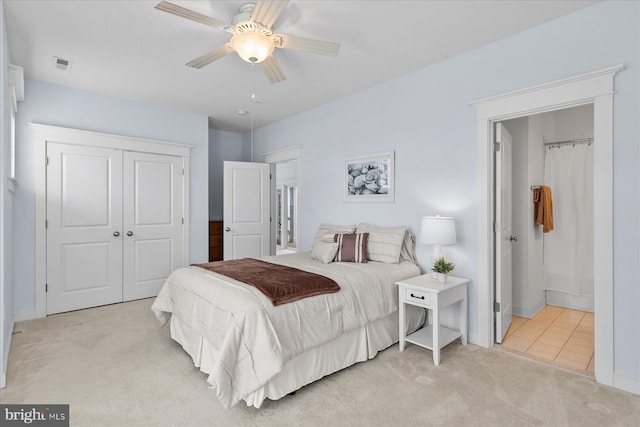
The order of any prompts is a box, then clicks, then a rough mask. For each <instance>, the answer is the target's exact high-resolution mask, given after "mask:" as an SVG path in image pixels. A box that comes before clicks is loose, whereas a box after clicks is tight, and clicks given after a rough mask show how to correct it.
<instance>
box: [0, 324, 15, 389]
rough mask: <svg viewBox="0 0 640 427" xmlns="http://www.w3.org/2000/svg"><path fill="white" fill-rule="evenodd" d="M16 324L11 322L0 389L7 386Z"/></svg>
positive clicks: (1, 372) (0, 373)
mask: <svg viewBox="0 0 640 427" xmlns="http://www.w3.org/2000/svg"><path fill="white" fill-rule="evenodd" d="M15 324H16V323H15V321H13V322H11V325H10V326H11V327H10V328H9V333H10V335H9V340H8V341H7V348H6V351H5V353H4V354H3V356H4V358H3V359H2V361H3V362H4V363H3V364H2V366H0V370H1V371H0V388H5V387H6V386H7V368H8V367H9V353H10V352H11V341H12V339H13V327H14V326H15Z"/></svg>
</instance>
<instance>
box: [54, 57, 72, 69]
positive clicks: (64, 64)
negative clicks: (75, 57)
mask: <svg viewBox="0 0 640 427" xmlns="http://www.w3.org/2000/svg"><path fill="white" fill-rule="evenodd" d="M72 63H73V61H71V60H69V59H64V58H60V57H59V56H54V57H53V64H54V65H55V67H56V68H57V69H58V70H62V71H69V70H70V69H71V64H72Z"/></svg>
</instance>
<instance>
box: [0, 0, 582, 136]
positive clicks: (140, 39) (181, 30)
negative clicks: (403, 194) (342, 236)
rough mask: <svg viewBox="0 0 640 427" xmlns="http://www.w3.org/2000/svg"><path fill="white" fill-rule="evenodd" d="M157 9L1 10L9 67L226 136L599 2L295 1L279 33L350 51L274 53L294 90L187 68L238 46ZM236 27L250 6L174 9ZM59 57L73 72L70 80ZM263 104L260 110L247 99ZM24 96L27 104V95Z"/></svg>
mask: <svg viewBox="0 0 640 427" xmlns="http://www.w3.org/2000/svg"><path fill="white" fill-rule="evenodd" d="M156 3H157V1H147V0H137V1H121V0H103V1H76V0H73V1H51V0H48V1H29V0H5V1H4V7H5V19H6V23H7V31H8V37H9V46H10V52H11V62H12V63H13V64H15V65H19V66H22V67H23V68H24V71H25V76H26V77H27V78H31V79H36V80H42V81H46V82H50V83H54V84H59V85H63V86H69V87H74V88H78V89H84V90H88V91H93V92H98V93H103V94H107V95H111V96H115V97H121V98H127V99H132V100H139V101H144V102H150V103H156V104H161V105H167V106H172V107H176V108H181V109H187V110H191V111H196V112H199V113H203V114H206V115H207V116H209V117H210V124H211V125H212V127H215V128H218V129H222V130H229V131H236V132H238V131H246V130H248V129H249V128H250V115H245V116H240V115H238V114H237V111H238V110H247V111H250V112H251V113H252V115H253V122H254V126H255V127H259V126H262V125H264V124H267V123H271V122H274V121H277V120H280V119H283V118H285V117H289V116H292V115H295V114H297V113H300V112H302V111H305V110H308V109H310V108H313V107H316V106H318V105H321V104H324V103H327V102H330V101H332V100H334V99H338V98H341V97H344V96H346V95H348V94H350V93H354V92H357V91H360V90H363V89H366V88H369V87H371V86H374V85H376V84H379V83H381V82H383V81H385V80H389V79H392V78H394V77H396V76H400V75H402V74H405V73H408V72H411V71H413V70H416V69H419V68H422V67H425V66H427V65H429V64H433V63H435V62H438V61H442V60H443V59H445V58H449V57H452V56H455V55H457V54H460V53H462V52H465V51H468V50H471V49H474V48H477V47H479V46H482V45H484V44H487V43H489V42H492V41H494V40H497V39H500V38H503V37H506V36H508V35H511V34H514V33H516V32H519V31H522V30H524V29H526V28H529V27H532V26H534V25H537V24H540V23H542V22H545V21H548V20H551V19H554V18H556V17H558V16H561V15H564V14H566V13H570V12H572V11H575V10H577V9H580V8H582V7H584V6H586V5H589V4H591V3H594V2H593V1H579V0H569V1H560V0H555V1H524V0H517V1H516V0H512V1H505V0H499V1H380V0H374V1H363V0H356V1H328V0H323V1H310V0H293V1H291V3H290V4H289V5H288V6H287V8H286V9H285V11H284V12H283V13H282V15H281V16H280V18H279V19H278V20H277V21H276V23H275V24H274V26H273V30H274V32H276V33H282V34H291V35H296V36H301V37H308V38H315V39H320V40H328V41H336V42H340V43H341V44H342V46H341V49H340V53H339V55H338V57H336V58H333V57H326V56H321V55H314V54H311V53H307V52H303V51H291V50H284V49H277V50H276V52H275V53H274V56H275V58H276V60H277V61H278V63H279V65H280V68H281V69H282V71H283V72H284V74H285V76H286V77H287V80H285V81H283V82H281V83H277V84H270V83H269V82H268V80H267V79H266V77H265V76H264V75H263V74H262V71H261V70H260V68H259V67H255V70H252V65H250V64H248V63H246V62H244V61H242V60H241V59H240V58H239V57H238V56H237V55H236V54H231V55H228V56H226V57H224V58H222V59H220V60H218V61H216V62H213V63H211V64H209V65H208V66H206V67H204V68H202V69H199V70H198V69H194V68H190V67H187V66H185V65H184V64H185V63H186V62H188V61H190V60H191V59H194V58H196V57H198V56H200V55H202V54H204V53H206V52H208V51H210V50H213V49H214V48H216V47H218V46H220V45H222V44H224V43H226V42H227V41H228V40H229V37H230V35H229V34H228V33H225V32H222V31H219V30H216V29H214V28H211V27H208V26H205V25H203V24H199V23H197V22H193V21H190V20H187V19H184V18H180V17H177V16H174V15H171V14H168V13H165V12H161V11H159V10H156V9H154V5H155V4H156ZM174 3H176V4H179V5H181V6H183V7H186V8H189V9H192V10H194V11H197V12H200V13H203V14H206V15H209V16H212V17H215V18H218V19H220V20H223V21H229V22H230V21H231V19H232V18H233V16H234V15H235V14H236V13H237V12H238V9H239V7H240V5H241V4H243V3H245V1H235V0H234V1H177V0H176V1H174ZM53 56H59V57H62V58H66V59H70V60H72V61H73V63H72V66H71V68H70V71H67V72H64V71H61V70H58V69H56V68H55V66H54V62H53ZM254 92H255V94H256V98H257V99H258V100H260V101H261V103H254V102H252V100H251V94H252V93H254ZM27 96H28V94H27Z"/></svg>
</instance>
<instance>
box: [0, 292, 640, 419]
mask: <svg viewBox="0 0 640 427" xmlns="http://www.w3.org/2000/svg"><path fill="white" fill-rule="evenodd" d="M152 302H153V301H152V300H151V299H147V300H141V301H134V302H129V303H124V304H116V305H111V306H105V307H98V308H93V309H88V310H82V311H77V312H72V313H65V314H59V315H54V316H49V317H47V318H45V319H38V320H31V321H27V322H20V323H18V324H16V327H15V330H16V331H21V332H19V333H16V334H15V335H13V343H12V347H11V353H10V356H9V368H8V375H7V377H8V378H7V383H8V385H7V387H6V388H5V389H3V390H0V401H1V402H2V403H32V404H33V403H38V404H47V403H68V404H70V411H71V417H70V418H71V425H73V426H106V425H112V426H169V425H171V426H208V425H212V426H254V425H255V426H395V425H398V426H399V425H407V426H409V425H411V426H415V425H420V426H425V425H446V426H521V425H548V426H565V425H567V426H569V425H571V426H625V425H628V426H638V424H639V420H640V397H639V396H636V395H633V394H629V393H625V392H622V391H618V390H614V389H611V388H609V387H606V386H602V385H599V384H597V383H596V382H595V381H593V380H592V379H589V378H586V377H582V376H579V375H577V374H572V373H569V372H565V371H562V370H560V369H556V368H553V367H549V366H546V365H543V364H540V363H538V362H534V361H531V360H527V359H523V358H521V357H519V356H516V355H513V354H508V353H505V352H502V351H499V350H494V349H484V348H480V347H477V346H474V345H468V346H462V345H460V344H458V343H453V344H451V345H449V346H447V347H446V348H445V349H444V350H443V353H442V357H441V360H442V362H441V364H440V366H438V367H435V366H434V365H433V360H432V354H431V352H430V351H429V350H426V349H422V348H419V347H416V346H414V345H411V344H408V348H407V349H406V350H405V351H404V352H403V353H400V352H399V351H398V346H397V344H396V345H394V346H392V347H390V348H389V349H387V350H385V351H383V352H381V353H379V354H378V356H377V357H376V358H374V359H372V360H370V361H368V362H364V363H360V364H357V365H355V366H352V367H350V368H348V369H345V370H343V371H341V372H338V373H336V374H333V375H330V376H328V377H325V378H323V379H322V380H320V381H317V382H315V383H313V384H310V385H308V386H306V387H304V388H302V389H301V390H299V391H298V392H297V393H296V394H295V395H293V396H287V397H285V398H283V399H281V400H279V401H275V402H273V401H267V402H265V404H264V405H263V407H262V408H261V409H255V408H249V407H246V406H245V405H244V403H242V404H240V405H237V406H236V407H234V408H232V409H230V410H225V409H223V408H222V407H221V406H220V404H219V403H218V401H217V400H216V397H215V394H214V392H213V391H211V390H209V389H208V388H207V383H206V375H205V374H203V373H202V372H200V371H199V370H198V369H197V368H194V367H193V363H192V361H191V359H190V357H189V356H188V355H187V354H186V353H185V352H184V351H183V350H182V348H181V347H180V346H179V345H178V344H176V343H175V342H173V341H172V340H171V339H170V337H169V331H168V327H166V326H165V327H161V326H160V324H159V323H158V322H157V321H156V319H155V317H154V316H153V313H152V312H151V310H150V306H151V303H152Z"/></svg>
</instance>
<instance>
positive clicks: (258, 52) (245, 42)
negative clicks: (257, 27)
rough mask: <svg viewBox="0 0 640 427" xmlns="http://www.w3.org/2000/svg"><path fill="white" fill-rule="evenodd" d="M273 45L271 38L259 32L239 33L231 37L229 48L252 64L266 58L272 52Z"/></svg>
mask: <svg viewBox="0 0 640 427" xmlns="http://www.w3.org/2000/svg"><path fill="white" fill-rule="evenodd" d="M274 47H275V46H274V45H273V42H272V41H271V39H269V38H268V37H267V36H265V35H264V34H260V33H254V32H246V33H239V34H236V35H234V36H233V37H232V38H231V48H232V49H233V50H235V51H236V52H237V53H238V55H240V57H241V58H242V59H244V60H245V61H247V62H250V63H252V64H257V63H259V62H262V61H264V60H265V59H267V57H268V56H269V55H271V53H272V52H273V49H274Z"/></svg>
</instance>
